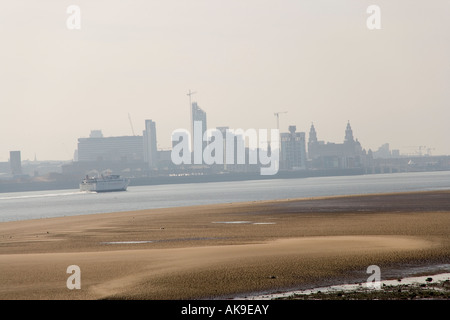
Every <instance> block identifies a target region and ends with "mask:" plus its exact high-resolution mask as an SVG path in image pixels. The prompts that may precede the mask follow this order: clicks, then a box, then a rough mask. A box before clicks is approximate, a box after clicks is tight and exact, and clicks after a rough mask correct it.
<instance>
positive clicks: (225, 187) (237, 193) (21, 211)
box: [0, 171, 450, 222]
mask: <svg viewBox="0 0 450 320" xmlns="http://www.w3.org/2000/svg"><path fill="white" fill-rule="evenodd" d="M445 189H448V190H450V171H438V172H415V173H391V174H371V175H358V176H337V177H312V178H299V179H274V180H272V179H269V180H250V181H230V182H210V183H192V184H170V185H152V186H135V187H133V186H131V187H129V188H128V191H126V192H111V193H85V192H80V191H79V190H53V191H48V190H46V191H32V192H15V193H2V194H0V222H5V221H14V220H27V219H41V218H50V217H62V216H73V215H82V214H95V213H107V212H119V211H130V210H142V209H152V208H167V207H180V206H191V205H202V204H216V203H230V202H242V201H258V200H278V199H293V198H305V197H318V196H335V195H354V194H370V193H386V192H406V191H428V190H445Z"/></svg>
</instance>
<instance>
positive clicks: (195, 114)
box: [191, 102, 208, 153]
mask: <svg viewBox="0 0 450 320" xmlns="http://www.w3.org/2000/svg"><path fill="white" fill-rule="evenodd" d="M191 107H192V110H191V115H192V124H191V125H192V131H191V133H192V143H191V146H192V150H191V151H192V152H195V149H196V148H200V147H201V152H202V153H203V150H204V149H205V147H206V145H207V142H206V141H203V136H204V134H205V132H206V130H207V128H208V127H207V125H206V112H205V111H203V110H202V109H201V108H200V107H199V106H198V104H197V102H192V106H191ZM196 122H201V137H197V135H199V134H200V132H196V130H195V123H196ZM196 141H197V142H199V141H202V143H201V144H200V143H198V145H197V146H196V145H195V142H196Z"/></svg>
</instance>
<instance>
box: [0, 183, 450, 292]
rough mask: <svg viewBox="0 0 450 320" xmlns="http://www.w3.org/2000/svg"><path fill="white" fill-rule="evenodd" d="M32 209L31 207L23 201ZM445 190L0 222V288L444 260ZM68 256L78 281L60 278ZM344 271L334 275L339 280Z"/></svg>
mask: <svg viewBox="0 0 450 320" xmlns="http://www.w3.org/2000/svg"><path fill="white" fill-rule="evenodd" d="M30 210H32V208H30ZM449 230H450V191H440V192H437V191H434V192H420V193H399V194H384V195H366V196H345V197H341V196H339V197H329V198H314V199H294V200H279V201H261V202H247V203H231V204H220V205H208V206H194V207H185V208H167V209H156V210H142V211H135V212H122V213H108V214H93V215H84V216H73V217H63V218H51V219H39V220H27V221H14V222H4V223H0V283H1V284H2V285H1V286H0V299H164V300H171V299H203V298H206V299H211V298H226V297H233V296H238V295H243V294H246V293H250V292H271V291H276V290H285V289H288V288H301V287H305V286H320V285H321V284H326V283H333V282H335V281H338V280H339V279H342V280H343V281H345V280H348V279H350V278H351V277H355V274H356V275H357V276H359V277H368V276H369V275H367V274H365V271H366V269H367V267H368V266H369V265H372V264H376V265H378V266H380V268H381V275H382V276H383V270H387V269H388V268H391V267H399V266H407V265H408V264H417V263H421V264H434V263H449V262H450V234H449ZM70 265H78V266H79V267H80V270H81V289H80V290H76V289H74V290H69V289H68V288H67V286H66V281H67V278H68V277H69V276H70V275H69V274H68V273H66V270H67V267H68V266H70ZM344 279H345V280H344Z"/></svg>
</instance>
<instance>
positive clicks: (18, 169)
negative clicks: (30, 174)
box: [9, 151, 22, 175]
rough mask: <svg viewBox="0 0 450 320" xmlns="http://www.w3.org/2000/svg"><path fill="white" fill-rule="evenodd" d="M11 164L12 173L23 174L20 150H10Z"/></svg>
mask: <svg viewBox="0 0 450 320" xmlns="http://www.w3.org/2000/svg"><path fill="white" fill-rule="evenodd" d="M9 165H10V168H11V174H12V175H18V174H22V159H21V155H20V151H10V152H9Z"/></svg>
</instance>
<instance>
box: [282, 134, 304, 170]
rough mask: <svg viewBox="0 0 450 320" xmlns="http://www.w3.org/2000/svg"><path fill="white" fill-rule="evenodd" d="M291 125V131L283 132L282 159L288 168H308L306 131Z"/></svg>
mask: <svg viewBox="0 0 450 320" xmlns="http://www.w3.org/2000/svg"><path fill="white" fill-rule="evenodd" d="M296 130H297V128H296V126H289V133H282V134H281V159H282V162H283V164H284V168H285V169H288V170H292V169H293V170H299V169H306V146H305V133H304V132H296Z"/></svg>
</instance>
